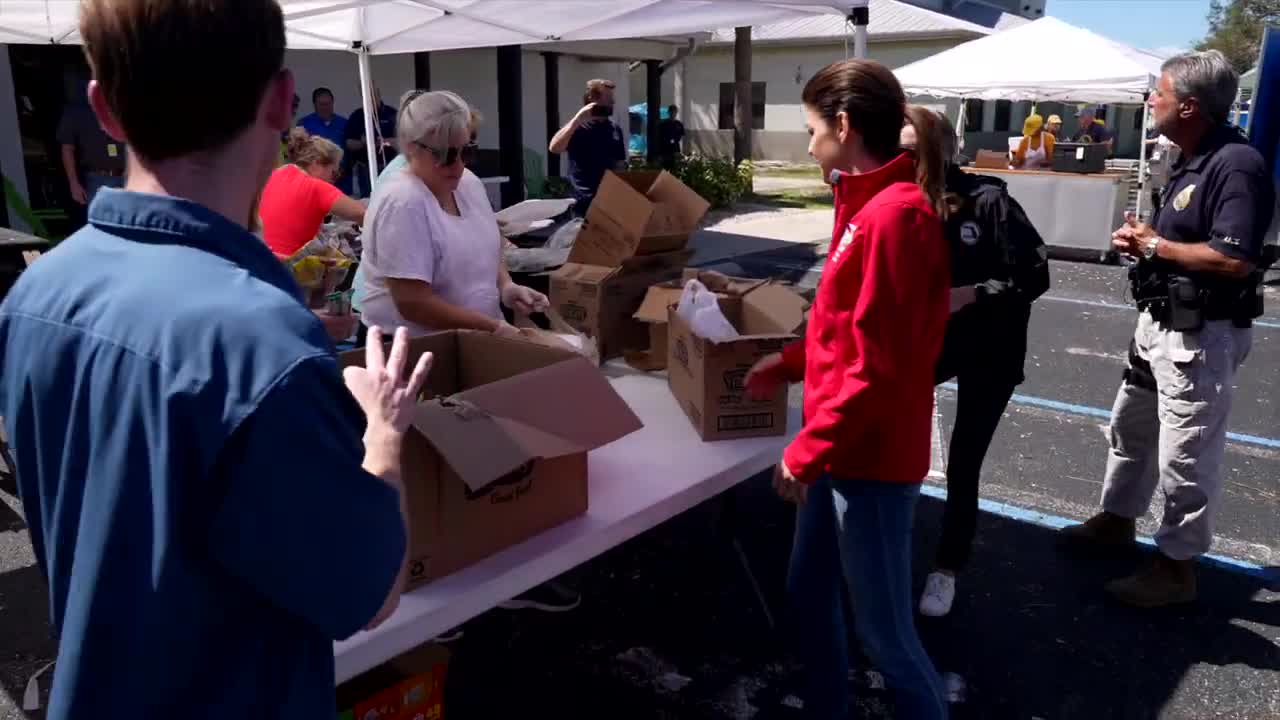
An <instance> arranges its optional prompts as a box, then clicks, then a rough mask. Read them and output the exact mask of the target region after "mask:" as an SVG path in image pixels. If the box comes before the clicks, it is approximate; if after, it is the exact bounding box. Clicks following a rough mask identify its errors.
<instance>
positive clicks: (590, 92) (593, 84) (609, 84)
mask: <svg viewBox="0 0 1280 720" xmlns="http://www.w3.org/2000/svg"><path fill="white" fill-rule="evenodd" d="M616 87H618V86H617V85H614V84H613V81H612V80H602V79H600V78H596V79H595V80H588V81H587V91H586V92H585V93H583V94H582V102H584V103H590V102H595V101H597V100H599V99H600V95H601V94H602V93H604V91H605V90H613V89H614V88H616Z"/></svg>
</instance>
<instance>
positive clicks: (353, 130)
mask: <svg viewBox="0 0 1280 720" xmlns="http://www.w3.org/2000/svg"><path fill="white" fill-rule="evenodd" d="M373 131H374V132H375V133H377V134H378V135H379V136H381V137H382V139H384V140H395V139H396V109H395V108H393V107H391V106H390V105H387V104H386V103H383V104H381V105H379V106H378V117H377V118H375V119H374V123H373ZM343 139H344V142H343V143H341V145H342V149H343V151H344V152H346V155H344V156H343V161H344V162H346V163H347V164H351V163H356V162H361V161H363V160H364V159H365V158H366V157H368V151H367V150H361V151H360V152H354V153H353V152H350V151H347V145H346V142H345V140H364V139H365V137H364V108H362V107H360V108H356V109H355V110H352V111H351V114H350V115H348V116H347V126H346V127H345V128H344V129H343ZM374 150H378V148H376V147H375V148H374ZM398 154H399V153H397V152H396V150H395V148H392V147H386V148H383V149H382V150H381V151H380V152H379V155H378V169H379V170H381V169H382V168H384V167H386V164H387V163H389V162H391V161H392V160H393V159H395V156H396V155H398Z"/></svg>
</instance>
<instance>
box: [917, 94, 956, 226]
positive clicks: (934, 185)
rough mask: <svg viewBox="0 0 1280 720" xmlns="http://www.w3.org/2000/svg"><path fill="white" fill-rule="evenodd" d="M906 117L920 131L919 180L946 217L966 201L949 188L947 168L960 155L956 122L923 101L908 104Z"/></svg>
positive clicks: (921, 186) (928, 195)
mask: <svg viewBox="0 0 1280 720" xmlns="http://www.w3.org/2000/svg"><path fill="white" fill-rule="evenodd" d="M906 117H907V124H908V125H910V126H911V127H912V128H913V129H914V130H915V132H916V151H915V154H916V184H917V185H919V186H920V190H921V191H922V192H924V194H925V197H927V198H929V204H930V205H932V206H933V209H934V212H936V213H938V217H939V218H941V219H943V220H946V219H947V217H948V216H950V215H951V213H953V212H955V211H957V210H959V209H960V205H961V204H962V200H961V198H960V197H959V196H958V195H956V194H954V193H949V192H947V169H948V168H950V167H951V166H952V165H954V164H955V159H956V129H955V126H954V125H952V124H951V121H950V120H948V119H947V116H946V115H942V114H940V113H936V112H934V111H932V110H930V109H929V108H926V107H921V106H919V105H908V106H907V110H906Z"/></svg>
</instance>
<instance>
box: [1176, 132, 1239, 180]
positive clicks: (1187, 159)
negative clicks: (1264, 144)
mask: <svg viewBox="0 0 1280 720" xmlns="http://www.w3.org/2000/svg"><path fill="white" fill-rule="evenodd" d="M1247 142H1249V138H1247V137H1245V134H1244V132H1243V131H1241V130H1240V128H1238V127H1235V126H1233V125H1218V126H1217V127H1214V128H1210V130H1209V132H1207V133H1205V135H1204V137H1203V138H1201V139H1200V144H1199V145H1197V146H1196V150H1195V152H1194V153H1190V154H1188V153H1183V155H1182V157H1180V158H1178V162H1176V163H1174V166H1173V167H1174V170H1182V169H1183V168H1187V169H1189V170H1191V171H1193V172H1199V171H1201V170H1203V169H1204V165H1205V163H1207V162H1208V161H1209V158H1210V157H1212V156H1213V154H1214V153H1216V152H1218V151H1219V150H1221V149H1222V148H1223V147H1224V146H1226V145H1232V144H1235V143H1247Z"/></svg>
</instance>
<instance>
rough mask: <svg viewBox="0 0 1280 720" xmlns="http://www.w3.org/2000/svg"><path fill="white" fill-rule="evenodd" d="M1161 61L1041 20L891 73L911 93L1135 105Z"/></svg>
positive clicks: (1153, 79) (1155, 77)
mask: <svg viewBox="0 0 1280 720" xmlns="http://www.w3.org/2000/svg"><path fill="white" fill-rule="evenodd" d="M1163 62H1164V59H1163V58H1161V57H1160V56H1158V55H1156V54H1154V53H1151V52H1148V51H1145V50H1139V49H1137V48H1134V47H1130V46H1128V45H1124V44H1122V43H1118V42H1115V41H1114V40H1110V39H1108V38H1105V37H1102V36H1101V35H1097V34H1095V33H1092V32H1089V31H1088V30H1084V29H1081V28H1078V27H1075V26H1074V25H1068V24H1067V23H1064V22H1062V21H1061V20H1058V19H1056V18H1051V17H1046V18H1041V19H1039V20H1036V21H1035V22H1030V23H1027V24H1026V25H1023V26H1021V27H1016V28H1013V29H1011V30H1005V31H1004V32H999V33H995V34H993V35H988V36H987V37H984V38H980V39H978V40H973V41H970V42H967V43H964V44H962V45H957V46H956V47H954V48H951V49H950V50H945V51H943V52H940V53H938V54H937V55H933V56H930V57H928V58H925V59H923V60H920V61H918V62H914V63H911V64H910V65H906V66H904V67H901V68H898V69H897V70H896V71H894V72H895V74H896V75H897V76H898V81H899V82H901V83H902V85H903V88H904V89H905V90H906V91H907V92H908V93H909V94H913V95H931V96H934V97H961V98H974V99H979V100H1033V101H1034V100H1059V101H1070V102H1089V103H1141V102H1143V95H1144V94H1145V93H1147V92H1148V91H1149V90H1151V89H1152V88H1153V87H1155V84H1156V81H1157V80H1158V79H1159V77H1160V66H1161V64H1162V63H1163Z"/></svg>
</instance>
